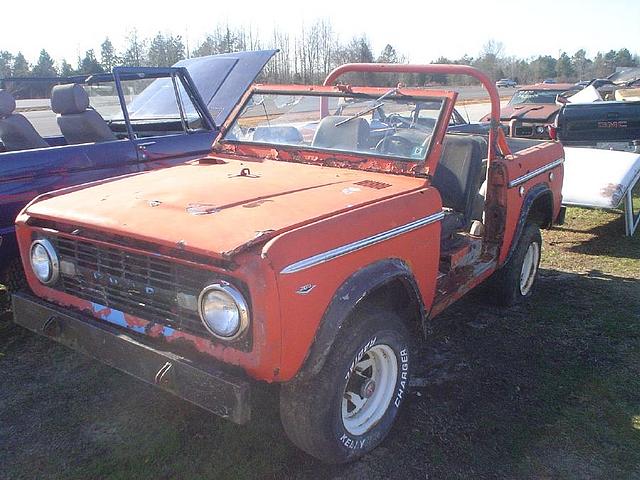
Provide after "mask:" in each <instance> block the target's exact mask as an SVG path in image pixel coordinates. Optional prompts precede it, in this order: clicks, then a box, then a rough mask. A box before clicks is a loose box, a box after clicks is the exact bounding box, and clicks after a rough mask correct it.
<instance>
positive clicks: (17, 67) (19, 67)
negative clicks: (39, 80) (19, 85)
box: [12, 52, 31, 77]
mask: <svg viewBox="0 0 640 480" xmlns="http://www.w3.org/2000/svg"><path fill="white" fill-rule="evenodd" d="M12 75H13V76H14V77H28V76H30V75H31V68H30V67H29V62H27V59H26V58H24V55H22V52H18V54H17V55H16V56H15V58H14V59H13V72H12Z"/></svg>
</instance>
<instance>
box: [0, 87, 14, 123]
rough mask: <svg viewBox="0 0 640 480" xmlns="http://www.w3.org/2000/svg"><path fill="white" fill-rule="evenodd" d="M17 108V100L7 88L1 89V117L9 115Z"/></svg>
mask: <svg viewBox="0 0 640 480" xmlns="http://www.w3.org/2000/svg"><path fill="white" fill-rule="evenodd" d="M15 109H16V101H15V99H14V98H13V95H11V94H10V93H9V92H7V91H6V90H0V117H7V116H9V115H11V114H12V113H13V111H14V110H15Z"/></svg>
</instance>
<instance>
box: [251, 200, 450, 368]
mask: <svg viewBox="0 0 640 480" xmlns="http://www.w3.org/2000/svg"><path fill="white" fill-rule="evenodd" d="M440 209H441V201H440V195H439V194H438V192H437V190H436V189H435V188H425V189H421V190H419V191H417V192H412V193H407V194H404V195H400V196H398V197H395V198H392V199H389V200H385V201H382V202H379V203H376V204H375V205H371V206H369V207H366V208H359V209H355V210H352V211H349V212H346V213H343V214H341V215H336V216H334V217H331V218H329V219H326V220H323V221H319V222H315V223H313V224H311V225H308V226H305V227H302V228H300V229H297V230H293V231H290V232H287V233H284V234H282V235H280V236H278V237H276V238H275V239H273V240H271V241H270V242H269V243H267V245H265V247H264V248H263V250H262V256H263V257H266V259H267V260H268V261H269V262H270V264H271V265H272V268H273V269H274V271H275V272H276V274H277V283H278V291H279V294H280V297H279V300H280V311H281V324H282V343H283V346H286V347H285V348H283V351H282V357H283V359H282V372H281V374H282V378H283V379H288V378H290V377H292V376H293V375H294V374H295V373H296V372H297V371H298V368H299V367H300V365H301V364H302V361H303V360H304V358H305V355H306V354H307V352H308V349H309V345H310V344H311V343H312V340H313V337H314V334H315V332H316V330H317V328H318V326H319V323H320V321H321V320H322V317H323V314H324V312H325V310H326V309H327V306H328V305H329V302H331V300H332V299H333V297H334V295H335V292H336V291H337V290H338V287H340V285H342V283H343V282H345V281H346V280H347V279H348V278H349V277H350V276H352V275H353V274H354V273H355V272H357V271H358V270H360V269H361V268H364V267H366V266H367V265H370V264H372V263H374V262H376V261H378V260H381V259H386V258H397V259H400V260H403V261H404V262H405V263H406V264H407V265H409V267H410V268H411V270H412V272H413V274H414V276H415V279H416V283H417V284H418V287H419V288H420V293H421V295H422V298H423V300H424V302H425V307H426V308H429V307H430V306H431V302H432V301H433V297H434V293H435V286H436V276H437V273H438V258H439V251H440V224H439V223H438V222H435V223H432V224H429V225H427V226H425V227H423V228H420V229H417V230H414V231H412V232H409V233H406V234H404V235H399V236H397V237H395V238H393V239H390V240H388V241H385V242H381V243H378V244H375V245H373V246H370V247H368V248H363V249H362V250H358V251H355V252H352V253H349V254H347V255H344V256H341V257H337V258H334V259H332V260H330V261H327V262H324V263H321V264H319V265H317V266H314V267H311V268H308V269H305V270H302V271H299V272H295V273H289V274H287V273H283V270H284V269H285V268H286V267H287V266H288V265H291V264H292V263H294V262H296V261H299V260H301V259H303V258H308V257H311V256H314V255H317V254H319V253H322V252H326V251H327V250H330V249H333V248H336V247H340V246H342V245H347V244H350V243H351V242H354V241H358V240H361V239H363V238H368V237H371V236H372V235H375V234H377V233H380V232H383V231H386V230H390V229H393V228H395V227H399V226H401V225H405V224H407V223H410V222H412V221H415V220H417V219H420V218H424V217H427V216H429V215H430V214H433V213H436V212H439V211H440ZM372 219H375V222H373V221H372ZM308 285H310V286H313V288H312V289H311V290H310V291H309V292H308V293H306V294H300V293H299V292H300V291H301V288H302V287H304V286H308ZM345 300H348V299H345Z"/></svg>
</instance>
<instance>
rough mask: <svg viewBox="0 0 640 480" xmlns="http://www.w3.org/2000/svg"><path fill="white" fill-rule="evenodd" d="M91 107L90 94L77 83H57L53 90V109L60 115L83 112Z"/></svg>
mask: <svg viewBox="0 0 640 480" xmlns="http://www.w3.org/2000/svg"><path fill="white" fill-rule="evenodd" d="M87 107H89V95H87V92H85V90H84V88H82V86H80V85H78V84H77V83H70V84H69V85H56V86H55V87H53V89H52V90H51V110H53V111H54V112H56V113H59V114H60V115H68V114H70V113H82V112H84V111H85V110H86V109H87Z"/></svg>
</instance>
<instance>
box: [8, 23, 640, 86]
mask: <svg viewBox="0 0 640 480" xmlns="http://www.w3.org/2000/svg"><path fill="white" fill-rule="evenodd" d="M123 44H124V48H123V49H121V50H118V49H116V48H115V46H114V44H113V43H112V41H111V39H109V38H105V40H104V41H103V42H102V44H101V45H100V48H99V51H98V53H96V50H94V49H89V50H87V51H86V52H85V53H84V55H83V56H80V57H78V59H77V61H76V62H75V65H72V64H71V63H69V62H68V61H67V59H63V60H61V61H60V62H59V63H58V62H55V61H54V59H53V58H52V57H51V55H50V54H49V53H48V52H47V51H46V49H42V51H41V52H40V55H39V57H38V59H37V60H36V62H35V63H33V64H32V63H30V62H29V61H28V60H27V59H26V58H25V57H24V55H23V54H22V53H21V52H17V53H15V54H13V53H11V52H8V51H5V50H0V78H6V77H30V76H37V77H53V76H63V77H69V76H73V75H88V74H94V73H103V72H110V71H111V69H112V68H113V67H115V66H121V65H122V66H170V65H173V64H174V63H176V62H177V61H179V60H182V59H184V58H187V57H198V56H203V55H212V54H219V53H230V52H235V51H243V50H259V49H264V48H272V49H278V50H279V53H278V54H277V55H275V56H274V58H273V59H272V60H271V61H270V62H269V63H268V64H267V66H266V67H265V69H264V71H263V72H262V74H261V78H260V81H265V82H275V83H320V82H322V80H323V79H324V78H325V76H326V75H327V73H328V72H330V71H331V70H332V69H333V68H335V67H336V66H338V65H341V64H344V63H348V62H383V63H403V62H407V61H409V58H408V57H407V56H405V55H403V54H402V53H400V52H398V51H397V50H396V49H395V48H394V47H393V46H392V45H391V44H387V45H386V46H385V47H384V48H383V49H382V51H381V52H379V54H378V55H376V54H375V53H374V51H373V48H372V46H371V42H370V40H369V39H368V38H367V36H366V35H365V34H362V35H358V36H355V37H353V38H351V39H349V40H347V41H343V40H342V39H341V38H340V37H339V36H338V35H337V34H336V32H335V31H334V30H333V27H332V25H331V22H330V21H329V20H328V19H320V20H317V21H316V22H315V23H313V24H312V25H310V26H309V27H304V26H303V27H302V28H301V30H300V32H299V33H298V34H296V35H292V34H289V33H287V32H285V31H283V30H280V29H279V28H277V27H276V28H274V29H273V30H272V32H271V33H270V34H269V35H268V36H263V35H260V34H259V33H258V32H257V31H255V30H254V29H253V28H251V27H232V26H229V25H222V24H220V25H217V26H216V27H215V28H214V29H213V31H212V32H211V33H210V34H208V35H207V36H206V37H205V38H204V40H203V41H202V42H201V43H200V44H198V45H197V46H196V47H195V48H193V49H189V47H188V45H186V43H185V40H184V39H183V38H182V36H180V35H174V34H171V33H162V32H159V33H158V34H156V35H155V36H152V37H149V38H142V37H140V36H139V35H138V33H137V31H136V30H133V31H132V32H130V33H129V35H128V36H127V37H126V38H125V39H124V42H123ZM503 51H504V49H503V45H502V43H500V42H496V41H489V42H487V43H486V44H485V45H484V46H483V47H482V49H481V51H480V52H478V54H477V56H476V57H472V56H469V55H464V56H463V57H461V58H458V59H450V58H447V57H439V58H437V59H435V60H434V61H432V62H431V63H445V64H462V65H472V66H475V67H478V68H479V69H481V70H482V71H484V72H486V73H487V74H488V75H489V76H490V77H491V78H492V79H494V80H497V79H499V78H503V77H509V78H513V79H514V80H516V81H518V82H519V83H533V82H536V81H540V80H542V79H545V78H555V79H557V80H559V81H571V82H573V81H576V80H585V79H591V78H602V77H606V76H607V75H609V74H611V73H612V72H614V71H615V70H616V68H617V67H633V66H639V65H640V58H639V57H638V55H637V54H635V55H634V54H632V53H631V52H630V51H629V50H628V49H626V48H622V49H620V50H617V51H615V50H611V51H608V52H597V53H596V54H595V56H593V57H591V58H589V57H588V56H587V53H586V51H585V50H582V49H581V50H578V51H577V52H575V53H573V54H571V55H570V54H569V53H567V52H560V53H559V55H558V57H553V56H550V55H540V56H537V57H532V58H526V59H525V58H518V57H514V56H506V55H504V54H503ZM364 77H365V78H363V76H360V75H355V74H354V75H352V76H351V78H348V77H347V78H345V79H344V80H345V81H350V82H352V83H359V82H366V83H369V84H379V85H387V84H392V83H393V82H395V81H397V80H398V78H397V77H396V78H395V79H390V78H385V77H383V76H380V75H364ZM401 81H403V82H404V83H407V84H412V85H426V84H430V83H435V84H466V83H470V82H472V81H471V80H469V79H467V78H464V77H460V78H457V77H452V78H447V77H444V76H440V75H404V76H403V77H402V78H401Z"/></svg>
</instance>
